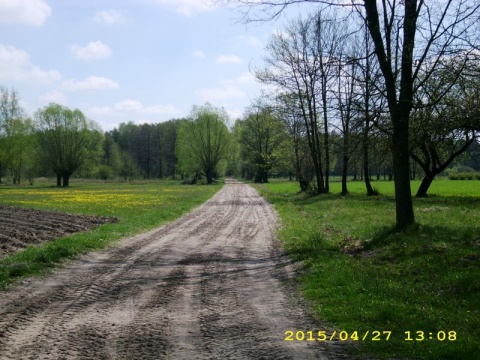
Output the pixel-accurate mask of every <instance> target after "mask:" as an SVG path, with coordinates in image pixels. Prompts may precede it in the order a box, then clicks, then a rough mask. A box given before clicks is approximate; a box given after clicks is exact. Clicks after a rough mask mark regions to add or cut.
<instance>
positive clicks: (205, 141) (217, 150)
mask: <svg viewBox="0 0 480 360" xmlns="http://www.w3.org/2000/svg"><path fill="white" fill-rule="evenodd" d="M227 123H228V115H227V113H226V111H225V110H224V109H220V108H216V107H214V106H212V105H211V104H209V103H207V104H205V105H204V106H194V107H193V110H192V112H191V115H190V119H189V120H188V121H185V122H184V123H183V124H182V125H181V126H180V129H179V133H178V148H177V151H178V158H179V162H180V164H181V167H182V169H183V170H184V171H186V172H189V173H194V172H199V173H201V174H202V175H203V176H205V177H206V179H207V183H209V184H210V183H212V182H213V179H214V178H216V177H218V176H219V175H220V173H219V168H218V165H219V164H220V161H221V160H223V159H225V160H226V158H227V152H228V149H229V143H230V133H229V131H228V128H227Z"/></svg>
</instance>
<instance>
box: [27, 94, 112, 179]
mask: <svg viewBox="0 0 480 360" xmlns="http://www.w3.org/2000/svg"><path fill="white" fill-rule="evenodd" d="M35 121H36V122H35V126H36V129H37V131H38V135H39V139H40V144H41V148H42V155H43V156H44V158H45V160H46V162H47V163H48V164H49V166H50V167H51V168H52V170H53V171H54V172H55V174H56V175H57V186H62V185H63V186H64V187H66V186H69V181H70V177H71V175H72V174H73V173H74V172H75V171H76V170H77V169H78V168H79V167H80V166H82V165H84V164H86V163H87V162H89V161H98V159H99V157H100V154H101V146H102V142H103V134H102V133H101V132H100V127H99V125H98V124H96V123H95V122H93V121H89V120H87V119H86V118H85V116H84V115H83V113H82V112H81V111H80V110H78V109H75V110H70V109H68V108H67V107H64V106H62V105H58V104H53V103H52V104H50V105H48V106H46V107H45V108H43V109H40V110H38V111H37V112H36V114H35Z"/></svg>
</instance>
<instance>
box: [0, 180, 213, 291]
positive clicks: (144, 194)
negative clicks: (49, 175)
mask: <svg viewBox="0 0 480 360" xmlns="http://www.w3.org/2000/svg"><path fill="white" fill-rule="evenodd" d="M221 186H222V185H221V184H215V185H198V186H186V185H180V182H179V181H163V182H155V183H153V182H149V183H143V184H139V185H133V184H121V183H98V182H97V183H81V184H76V185H74V186H72V187H70V188H66V189H64V188H56V187H52V186H48V185H42V186H35V187H0V204H3V205H11V206H22V207H27V208H36V209H41V210H55V211H61V212H66V213H74V214H88V215H101V216H113V217H117V218H118V219H119V221H118V222H117V223H115V224H105V225H102V226H99V227H97V228H95V229H93V230H91V231H89V232H83V233H76V234H72V235H71V236H67V237H63V238H59V239H57V240H55V241H52V242H49V243H46V244H44V245H42V246H29V247H27V248H26V249H25V250H23V251H21V252H19V253H16V254H13V255H11V256H8V257H6V258H4V259H2V260H0V290H3V289H5V288H6V287H7V286H8V285H9V284H11V283H12V282H13V281H15V280H16V279H18V278H21V277H25V276H31V275H39V274H43V273H45V271H47V270H48V269H50V268H52V267H55V266H58V264H60V263H61V262H62V261H63V260H65V259H67V258H73V257H75V256H77V255H78V254H81V253H85V252H87V251H90V250H94V249H102V248H104V247H105V246H107V245H109V244H111V243H112V242H113V241H114V240H117V239H120V238H123V237H126V236H131V235H134V234H138V233H140V232H144V231H147V230H150V229H153V228H155V227H157V226H160V225H162V224H164V223H166V222H167V221H171V220H173V219H176V218H178V217H180V216H181V215H183V214H185V213H186V212H188V211H189V210H191V209H192V208H194V207H195V206H198V205H200V204H202V203H203V202H204V201H206V200H207V199H209V198H210V197H211V196H213V194H214V193H215V192H217V191H218V190H219V189H220V188H221Z"/></svg>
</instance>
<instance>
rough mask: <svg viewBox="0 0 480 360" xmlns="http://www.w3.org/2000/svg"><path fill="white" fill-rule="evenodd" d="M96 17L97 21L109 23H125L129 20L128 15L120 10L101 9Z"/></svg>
mask: <svg viewBox="0 0 480 360" xmlns="http://www.w3.org/2000/svg"><path fill="white" fill-rule="evenodd" d="M94 19H95V21H96V22H99V23H102V24H107V25H115V24H123V23H125V22H127V17H126V15H125V13H124V12H123V11H119V10H102V11H99V12H97V13H96V14H95V17H94Z"/></svg>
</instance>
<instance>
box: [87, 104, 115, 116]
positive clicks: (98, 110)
mask: <svg viewBox="0 0 480 360" xmlns="http://www.w3.org/2000/svg"><path fill="white" fill-rule="evenodd" d="M88 112H89V113H92V114H94V115H101V116H104V115H113V114H114V113H115V111H114V110H113V109H112V108H111V107H110V106H92V107H91V108H90V109H88Z"/></svg>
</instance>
